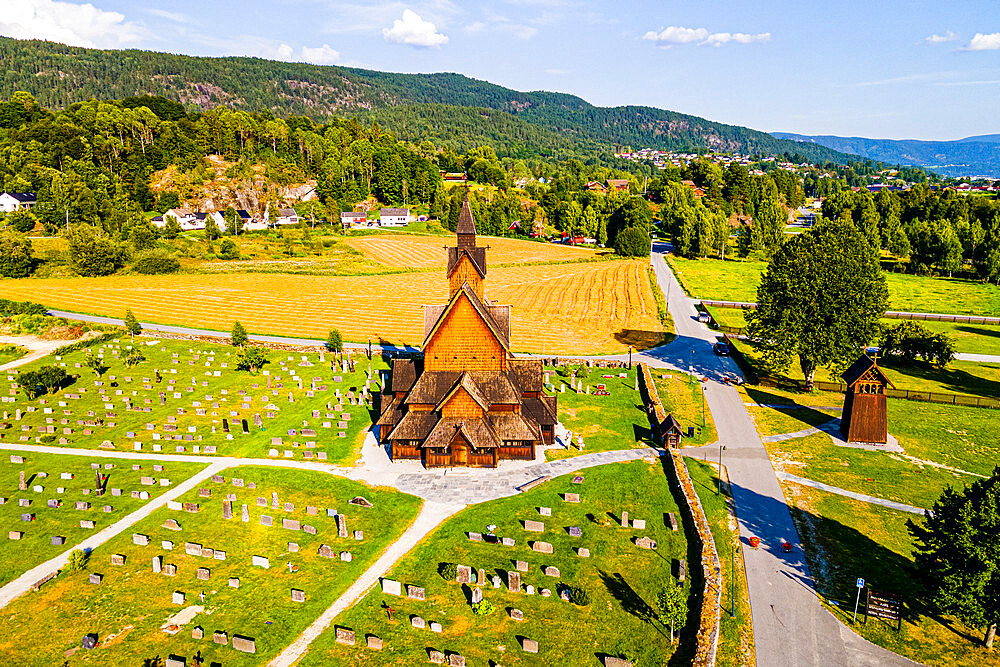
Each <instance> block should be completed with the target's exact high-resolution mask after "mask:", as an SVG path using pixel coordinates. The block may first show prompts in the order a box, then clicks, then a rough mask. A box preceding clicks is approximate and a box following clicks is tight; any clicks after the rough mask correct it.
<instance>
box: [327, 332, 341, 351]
mask: <svg viewBox="0 0 1000 667" xmlns="http://www.w3.org/2000/svg"><path fill="white" fill-rule="evenodd" d="M326 349H328V350H330V351H331V352H341V351H343V349H344V338H343V336H341V335H340V330H339V329H330V333H329V334H327V336H326Z"/></svg>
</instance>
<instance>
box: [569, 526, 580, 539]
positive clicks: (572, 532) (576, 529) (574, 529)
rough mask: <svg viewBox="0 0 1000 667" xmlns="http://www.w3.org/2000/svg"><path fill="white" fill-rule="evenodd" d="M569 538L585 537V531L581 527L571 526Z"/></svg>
mask: <svg viewBox="0 0 1000 667" xmlns="http://www.w3.org/2000/svg"><path fill="white" fill-rule="evenodd" d="M569 536H570V537H583V530H581V529H580V527H579V526H570V527H569Z"/></svg>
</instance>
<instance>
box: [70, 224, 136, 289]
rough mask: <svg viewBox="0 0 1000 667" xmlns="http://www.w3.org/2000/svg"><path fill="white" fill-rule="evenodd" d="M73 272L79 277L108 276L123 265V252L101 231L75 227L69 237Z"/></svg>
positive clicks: (122, 249)
mask: <svg viewBox="0 0 1000 667" xmlns="http://www.w3.org/2000/svg"><path fill="white" fill-rule="evenodd" d="M69 256H70V262H71V263H72V265H73V270H74V271H76V272H77V273H79V274H80V275H81V276H87V277H92V276H109V275H111V274H112V273H114V272H115V271H117V270H118V269H120V268H121V267H122V266H123V265H124V264H125V251H124V248H122V246H121V244H120V243H116V242H115V241H114V240H112V239H111V237H109V236H108V235H107V234H105V233H104V230H103V229H98V228H97V227H93V226H91V225H77V226H76V227H74V228H73V231H72V232H71V233H70V235H69Z"/></svg>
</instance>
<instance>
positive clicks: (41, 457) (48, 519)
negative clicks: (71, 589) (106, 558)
mask: <svg viewBox="0 0 1000 667" xmlns="http://www.w3.org/2000/svg"><path fill="white" fill-rule="evenodd" d="M0 456H2V458H0V488H2V489H3V491H2V493H3V494H4V496H5V497H6V502H5V503H4V504H2V505H0V522H2V525H4V526H7V530H8V531H18V532H21V533H23V535H22V536H21V538H20V540H17V541H14V540H10V541H6V542H4V546H3V548H2V549H0V585H2V584H6V583H7V582H9V581H11V580H13V579H15V578H17V577H18V576H20V575H21V574H23V573H24V572H27V571H28V570H30V569H31V568H33V567H35V566H36V565H40V564H41V563H44V562H45V561H47V560H49V559H50V558H55V557H56V556H58V555H59V554H61V553H63V552H65V551H66V550H68V549H70V548H71V547H72V545H74V544H77V543H79V542H81V541H83V540H84V539H86V538H88V537H90V536H91V535H93V534H94V533H95V532H97V531H99V530H103V529H104V528H107V527H108V526H110V525H111V524H113V523H115V522H116V521H118V520H120V519H122V518H123V517H125V516H127V515H128V514H130V513H131V512H133V511H135V510H137V509H139V508H140V507H141V506H143V505H145V504H146V503H147V502H148V500H147V499H142V498H133V497H132V493H133V492H135V493H136V494H140V493H143V492H145V493H147V494H148V495H149V498H150V499H151V498H156V497H158V496H160V495H162V494H164V493H166V492H167V491H169V490H170V489H171V488H172V487H174V486H176V485H178V484H180V483H181V482H183V481H184V480H186V479H187V478H188V477H190V476H191V475H194V474H195V473H197V472H199V471H200V470H203V469H204V468H205V466H204V465H202V464H198V463H179V462H177V463H174V462H169V461H168V462H166V463H163V464H162V466H161V467H162V470H161V471H154V470H153V465H154V463H153V462H152V461H139V460H130V459H105V458H97V457H94V458H88V457H86V456H70V455H59V454H35V453H32V452H9V451H7V450H3V451H0ZM12 456H21V457H23V459H24V463H12V462H11V458H12ZM93 463H97V464H99V465H100V473H101V474H102V475H105V476H106V477H107V481H106V489H105V493H104V495H103V496H98V495H97V493H96V491H95V488H96V481H97V480H96V473H97V472H98V471H96V470H93V469H92V468H91V464H93ZM134 465H138V466H140V467H141V469H140V470H133V466H134ZM156 465H160V464H156ZM106 466H112V467H111V468H107V467H106ZM22 471H23V472H24V478H25V482H26V483H27V485H28V490H27V491H18V483H19V480H20V473H21V472H22ZM64 475H66V476H71V477H72V478H71V479H64V478H63V476H64ZM142 477H152V478H153V480H154V481H155V485H144V484H142V483H141V478H142ZM161 479H163V480H168V481H169V482H170V484H169V485H168V486H162V485H161V483H160V480H161ZM36 486H38V487H40V488H41V490H40V491H36V490H35V487H36ZM60 489H62V490H61V491H60ZM113 489H121V495H118V496H115V495H113V492H112V490H113ZM50 501H51V502H52V504H54V505H56V506H55V507H50V506H49V504H50ZM22 502H27V503H29V505H28V506H27V507H25V506H23V505H22V504H21V503H22ZM77 503H86V504H87V507H86V509H77ZM106 507H107V508H110V510H109V511H105V508H106ZM22 514H28V515H31V516H32V517H33V519H32V520H31V521H24V520H23V519H22V518H21V515H22ZM81 521H93V522H94V527H93V528H82V527H81V526H80V522H81ZM53 537H62V538H64V544H62V545H58V544H52V538H53Z"/></svg>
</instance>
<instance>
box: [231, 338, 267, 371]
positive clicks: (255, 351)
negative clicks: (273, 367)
mask: <svg viewBox="0 0 1000 667" xmlns="http://www.w3.org/2000/svg"><path fill="white" fill-rule="evenodd" d="M267 361H268V359H267V349H266V348H263V347H258V346H255V345H251V346H247V347H244V348H241V349H240V351H239V352H237V353H236V370H238V371H250V372H251V373H256V372H257V371H259V370H260V369H261V368H262V367H263V366H264V364H266V363H267Z"/></svg>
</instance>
